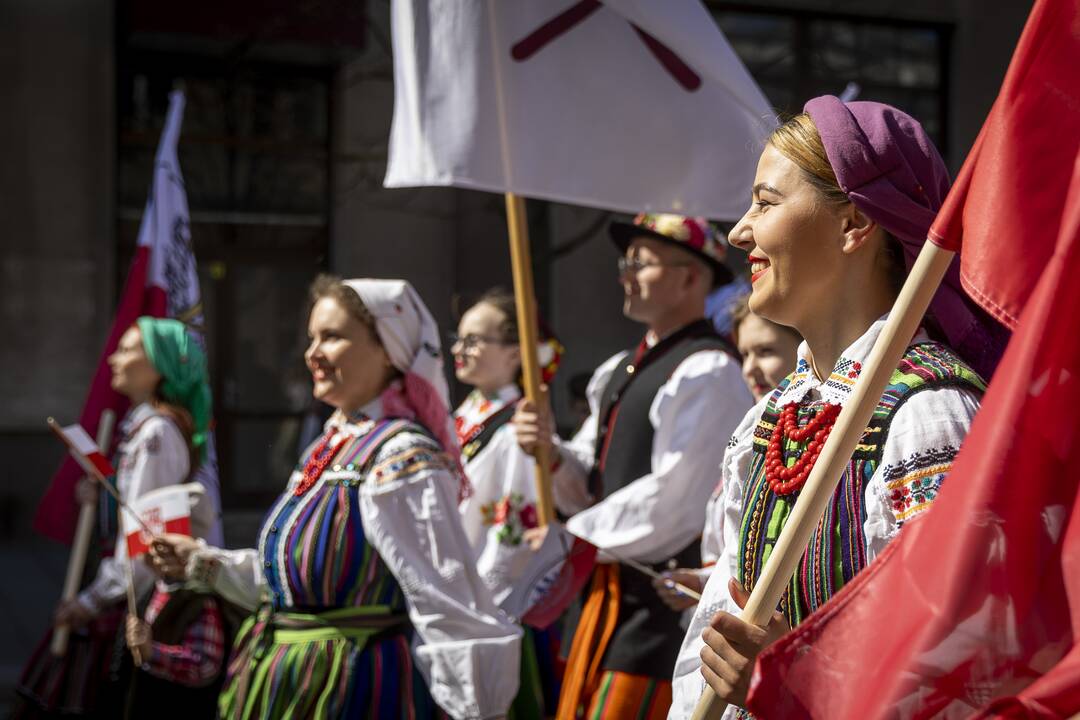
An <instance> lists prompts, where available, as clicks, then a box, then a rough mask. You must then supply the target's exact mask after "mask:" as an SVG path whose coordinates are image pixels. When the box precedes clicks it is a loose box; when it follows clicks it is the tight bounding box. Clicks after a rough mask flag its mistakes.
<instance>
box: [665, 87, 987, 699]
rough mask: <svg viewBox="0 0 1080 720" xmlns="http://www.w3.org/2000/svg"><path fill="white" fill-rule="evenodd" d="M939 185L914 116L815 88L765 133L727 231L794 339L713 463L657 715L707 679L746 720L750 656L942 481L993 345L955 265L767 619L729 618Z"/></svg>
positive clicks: (817, 600)
mask: <svg viewBox="0 0 1080 720" xmlns="http://www.w3.org/2000/svg"><path fill="white" fill-rule="evenodd" d="M948 189H949V177H948V172H947V171H946V169H945V164H944V162H943V161H942V159H941V156H940V155H939V154H938V151H937V149H936V148H935V147H934V145H933V143H932V142H931V141H930V139H929V137H927V135H926V132H925V131H924V130H923V128H922V126H921V125H920V124H919V123H918V122H917V121H916V120H915V119H914V118H912V117H910V116H909V115H907V114H905V113H903V112H901V111H900V110H897V109H896V108H894V107H890V106H888V105H883V104H880V103H875V102H850V103H844V102H842V101H840V100H839V99H838V98H836V97H832V96H823V97H818V98H815V99H813V100H811V101H809V102H808V103H807V104H806V106H805V108H804V112H803V113H802V114H800V115H797V116H796V117H794V118H792V119H791V120H789V121H788V122H786V123H784V124H783V125H781V126H780V127H778V128H777V129H776V130H775V131H774V132H773V133H772V135H771V136H770V137H769V139H768V141H767V143H766V145H765V148H764V151H763V152H762V154H761V159H760V160H759V162H758V168H757V175H756V177H755V179H754V186H753V188H752V204H751V207H750V209H749V210H748V211H747V212H746V214H745V215H744V216H743V217H742V219H741V220H740V221H739V223H738V224H737V225H736V226H735V228H734V229H733V230H732V231H731V233H730V235H729V240H730V242H731V244H732V245H734V246H736V247H738V248H740V249H741V250H743V251H745V252H746V253H747V254H748V255H749V258H748V259H749V262H750V267H751V273H752V276H751V280H752V292H751V295H750V309H751V310H753V312H755V313H756V314H758V315H760V316H762V317H764V318H766V319H768V320H771V321H773V322H776V323H780V324H782V325H787V326H789V327H793V328H794V329H795V330H797V331H798V332H799V334H801V335H802V336H803V338H804V342H803V343H802V344H801V345H800V347H799V350H798V359H797V363H796V366H795V367H794V368H793V372H791V374H790V375H788V376H787V378H785V379H784V381H783V382H781V383H780V385H779V387H777V388H776V389H775V390H774V391H772V392H771V393H769V394H768V395H766V396H765V397H764V398H762V400H761V401H760V402H759V403H758V404H757V406H755V407H754V409H753V410H751V411H750V413H749V414H748V415H747V416H746V418H745V419H744V420H743V422H742V423H741V424H740V426H739V428H738V429H737V430H736V431H735V436H734V438H733V439H732V441H731V444H730V445H729V448H728V451H727V453H726V455H725V458H724V462H723V466H722V483H723V486H722V489H721V493H722V496H721V500H720V502H721V517H720V525H721V533H722V550H721V554H720V558H719V560H718V561H717V563H716V569H715V570H714V572H713V574H712V575H711V577H710V578H709V581H708V583H707V585H706V587H705V590H704V594H703V598H702V601H701V602H700V603H699V605H698V607H697V610H696V612H695V615H694V618H693V620H692V622H691V624H690V627H689V630H688V631H687V634H686V638H685V640H684V642H683V647H682V650H681V652H680V654H679V659H678V661H677V662H676V667H675V672H674V704H673V706H672V710H671V715H670V717H672V718H684V717H689V716H690V714H691V712H692V710H693V708H694V705H695V704H696V702H697V699H698V697H699V696H700V694H701V691H702V689H703V687H704V683H705V682H708V683H709V685H710V687H712V689H713V690H714V691H715V692H716V693H717V695H718V696H719V698H720V699H721V700H723V701H725V702H727V703H729V708H728V716H729V717H730V716H734V715H736V714H741V715H744V716H745V715H746V711H745V710H743V709H741V707H740V706H742V705H743V704H745V701H746V693H747V689H748V686H749V681H750V675H751V673H752V671H753V668H754V660H755V658H756V657H757V655H758V653H760V652H761V650H762V649H763V648H764V647H765V646H766V645H768V644H769V643H771V642H772V641H774V640H775V639H776V638H778V637H779V636H780V635H782V634H783V633H784V632H786V630H787V629H788V628H789V627H793V626H794V625H796V624H798V623H799V622H801V621H802V620H803V619H804V618H806V617H807V616H808V615H809V614H810V613H812V612H813V611H814V610H816V609H817V608H819V607H820V606H821V605H822V604H824V603H825V602H826V601H827V600H828V599H829V598H831V597H832V596H833V595H835V594H836V593H837V592H838V591H839V590H840V589H841V588H842V587H843V586H844V585H845V584H847V583H848V582H850V581H851V579H852V578H853V577H854V576H855V574H857V573H858V572H859V571H860V570H862V569H863V568H864V567H866V565H867V564H868V563H869V562H870V561H871V560H873V559H874V557H875V556H876V555H877V554H878V553H880V552H881V551H882V549H883V548H884V547H885V546H886V544H887V543H889V542H890V541H891V540H892V539H893V538H895V537H896V535H897V533H899V532H900V531H901V529H902V528H903V526H904V524H905V523H906V522H907V521H909V520H911V519H912V518H914V517H916V516H917V515H919V514H920V513H923V512H925V511H926V510H927V509H928V508H929V506H930V504H931V503H932V502H933V501H934V498H935V497H936V496H937V493H938V490H939V488H940V487H941V484H942V482H943V481H945V479H946V477H947V475H948V472H949V468H950V466H951V464H952V461H953V458H954V457H955V456H956V454H957V452H958V450H959V448H960V444H961V443H962V442H963V440H964V437H965V436H966V435H967V432H968V429H969V428H970V426H971V422H972V419H973V418H974V416H975V413H976V411H977V410H978V407H979V401H980V398H981V396H982V392H983V390H984V387H985V384H984V380H983V378H985V377H988V376H989V373H990V372H992V370H993V367H994V365H995V363H996V361H997V359H998V358H999V357H1000V353H1001V350H1002V348H1003V347H1004V341H1005V339H1006V334H1005V332H1004V330H1003V329H1002V328H1001V327H1000V326H997V325H996V324H995V323H994V322H993V321H992V320H990V319H989V317H988V316H986V315H985V314H984V313H983V312H982V311H981V310H979V309H977V307H976V306H975V305H974V303H972V302H971V301H970V300H969V299H968V298H967V297H966V296H965V295H964V293H963V290H962V289H961V287H960V283H959V278H958V274H957V270H956V268H955V267H954V268H953V269H952V272H951V273H950V274H949V275H948V276H947V278H946V280H945V282H944V283H943V284H942V286H941V288H940V290H939V291H938V293H937V295H936V297H935V299H934V302H933V303H932V305H931V308H930V312H929V313H928V314H927V317H926V318H925V321H924V324H923V327H922V328H921V329H920V330H919V331H918V333H916V335H915V337H913V338H912V339H911V342H910V344H909V346H908V349H907V351H906V352H905V354H904V356H903V359H902V360H901V361H900V364H899V365H898V367H897V368H896V369H895V371H894V372H893V374H892V377H891V378H890V381H889V384H888V386H887V387H886V389H885V392H884V394H883V395H882V397H881V399H880V401H879V402H878V405H877V407H876V409H875V410H874V414H873V416H872V418H871V420H870V423H869V425H868V426H867V428H866V431H865V433H864V435H863V437H862V439H861V441H860V444H859V446H858V448H857V450H856V452H855V454H854V455H853V456H852V458H851V461H850V463H849V464H848V466H847V470H846V472H845V474H844V477H843V478H842V479H841V481H840V484H839V486H838V487H837V490H836V492H835V495H834V496H833V499H832V501H831V502H830V504H829V507H828V509H827V511H826V513H825V515H824V517H823V518H822V520H821V522H820V523H819V525H818V527H817V529H816V530H815V532H814V535H813V537H812V539H811V542H810V544H809V546H808V547H807V550H806V552H805V554H804V555H803V558H802V560H801V561H800V563H799V566H798V570H797V572H796V574H795V576H794V578H793V579H792V580H791V582H790V584H789V585H788V588H787V590H786V591H785V593H784V596H783V598H782V600H781V602H780V604H779V607H777V611H776V613H775V614H774V616H773V619H772V621H771V622H770V623H769V625H768V627H766V628H757V627H754V626H751V625H748V624H746V623H744V622H742V621H741V620H739V619H738V613H739V609H740V608H741V607H742V606H743V605H744V604H745V602H746V598H747V597H748V595H749V593H750V591H751V590H752V589H753V587H754V585H755V583H756V581H757V579H758V577H759V575H760V574H761V572H762V569H763V568H764V565H765V562H766V560H767V558H768V556H769V554H770V553H771V552H772V549H773V546H774V544H775V543H776V540H777V538H778V536H779V534H780V531H781V529H782V528H783V527H784V524H785V522H786V521H787V518H788V517H789V515H790V513H791V510H792V508H793V507H794V505H795V501H796V499H797V498H798V496H799V491H800V489H801V488H802V485H803V483H805V482H806V478H807V475H809V473H810V469H811V468H812V467H813V465H814V463H815V461H816V460H817V457H818V454H819V452H820V450H821V446H822V444H823V443H824V441H825V439H826V438H827V437H828V435H829V432H830V430H831V428H832V425H833V422H834V421H835V420H836V416H837V415H838V414H839V411H840V408H841V407H843V406H844V405H845V404H846V403H847V402H848V401H849V399H850V397H851V393H852V388H853V386H854V384H855V382H856V381H857V380H858V378H859V374H860V372H861V371H862V366H863V363H865V362H866V360H867V357H868V356H869V354H870V350H871V348H872V347H873V345H874V341H875V340H876V339H877V337H878V335H879V334H880V332H881V330H882V327H883V325H884V322H885V319H886V318H887V316H888V313H889V311H890V309H891V308H892V305H893V301H894V300H895V299H896V296H897V293H898V291H899V288H900V286H901V285H902V284H903V281H904V279H905V277H906V275H907V272H908V269H909V268H910V267H911V264H912V262H913V260H914V258H915V256H916V255H917V254H918V252H919V250H920V248H921V247H922V244H923V243H924V242H925V240H926V236H927V232H928V231H929V229H930V224H931V222H932V221H933V219H934V216H935V214H936V213H937V211H938V209H939V208H940V207H941V203H942V201H943V200H944V199H945V195H946V193H947V192H948Z"/></svg>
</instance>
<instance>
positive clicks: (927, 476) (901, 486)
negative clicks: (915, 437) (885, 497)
mask: <svg viewBox="0 0 1080 720" xmlns="http://www.w3.org/2000/svg"><path fill="white" fill-rule="evenodd" d="M957 452H959V450H958V449H957V448H955V447H952V446H946V447H942V448H935V449H931V450H926V451H923V452H916V453H914V454H912V455H910V456H908V457H907V458H905V459H904V460H903V461H902V462H900V463H897V464H890V465H887V466H885V467H884V468H882V471H881V472H882V477H883V479H884V480H885V487H886V489H887V490H888V493H889V506H890V507H891V508H892V511H893V513H894V514H895V515H896V520H897V522H898V523H899V524H901V525H902V524H903V523H904V522H905V521H907V520H909V519H911V518H912V517H914V516H916V515H918V514H919V513H921V512H924V511H925V510H926V509H928V508H929V506H930V503H932V502H933V501H934V499H935V498H937V495H938V492H939V491H940V490H941V482H942V480H944V479H945V475H946V474H947V473H948V472H949V468H950V467H952V461H953V458H955V457H956V453H957Z"/></svg>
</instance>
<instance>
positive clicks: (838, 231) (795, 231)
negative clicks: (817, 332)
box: [728, 145, 844, 327]
mask: <svg viewBox="0 0 1080 720" xmlns="http://www.w3.org/2000/svg"><path fill="white" fill-rule="evenodd" d="M728 240H729V242H730V243H731V244H732V245H734V246H735V247H737V248H739V249H740V250H743V251H744V252H746V253H747V254H748V255H749V256H750V257H749V261H750V271H751V283H752V288H753V290H752V292H751V295H750V309H751V310H753V311H754V312H755V313H757V314H758V315H761V316H762V317H764V318H768V319H769V320H772V321H773V322H778V323H781V324H783V325H789V326H792V327H798V326H799V319H800V318H801V317H803V316H804V315H805V314H806V313H808V312H809V313H812V312H814V308H815V307H816V306H817V305H818V303H817V302H816V298H820V297H821V294H822V293H829V292H830V289H831V288H833V287H834V285H833V283H835V282H837V281H839V280H840V279H841V278H842V277H843V272H842V258H843V252H842V247H843V242H844V237H843V218H842V217H841V214H840V213H839V212H837V208H835V207H834V206H832V205H830V204H829V203H827V202H826V201H825V199H824V198H823V197H822V195H821V193H820V192H819V191H818V190H817V189H816V188H815V187H814V186H813V185H812V184H811V183H810V182H809V181H808V180H807V179H806V176H805V174H804V173H803V171H802V170H800V169H799V167H798V166H797V165H795V163H793V162H792V161H791V160H789V159H788V158H786V157H785V156H784V155H783V154H781V153H780V151H778V150H777V149H776V148H774V147H773V146H772V145H766V146H765V150H764V151H763V152H762V153H761V159H760V160H759V161H758V167H757V174H756V176H755V177H754V188H753V204H752V205H751V206H750V209H749V210H748V211H747V212H746V214H745V215H743V217H742V219H741V220H739V222H738V224H737V225H736V226H735V227H734V228H733V229H732V231H731V232H730V233H729V235H728Z"/></svg>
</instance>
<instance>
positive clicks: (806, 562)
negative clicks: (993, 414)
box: [739, 342, 986, 627]
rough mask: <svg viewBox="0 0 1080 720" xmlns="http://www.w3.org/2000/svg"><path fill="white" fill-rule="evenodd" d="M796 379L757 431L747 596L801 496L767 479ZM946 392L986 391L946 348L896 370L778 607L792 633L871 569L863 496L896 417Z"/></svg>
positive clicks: (791, 446) (911, 354)
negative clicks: (930, 393)
mask: <svg viewBox="0 0 1080 720" xmlns="http://www.w3.org/2000/svg"><path fill="white" fill-rule="evenodd" d="M791 377H792V376H790V375H789V376H788V377H787V378H785V379H784V381H783V382H781V383H780V386H779V387H777V389H776V390H774V391H773V393H772V395H770V397H769V400H768V402H767V404H766V407H765V412H764V413H763V414H762V416H761V419H760V420H759V421H758V424H757V428H756V429H755V430H754V438H753V444H754V453H753V457H752V459H751V460H750V466H749V469H748V477H747V496H746V502H745V504H744V506H743V516H742V522H741V525H740V529H739V559H740V564H739V580H740V582H741V583H742V584H743V586H744V587H745V588H746V589H747V591H748V592H749V591H751V590H753V588H754V585H755V584H756V582H757V580H758V577H759V576H760V574H761V571H762V569H763V568H764V566H765V562H766V561H767V560H768V558H769V555H770V553H771V552H772V549H773V546H774V545H775V543H776V540H777V539H778V538H779V535H780V531H781V530H782V529H783V527H784V524H785V523H786V522H787V519H788V517H789V515H790V513H791V510H792V509H793V508H794V506H795V501H796V499H797V498H798V495H799V493H798V492H794V493H792V494H790V495H777V494H776V493H775V492H773V490H772V489H771V488H770V487H769V484H768V483H767V482H766V479H765V455H766V450H767V446H768V443H769V438H770V437H771V436H772V432H773V429H774V427H775V426H776V423H777V421H778V419H779V418H780V413H781V410H782V408H780V407H777V401H778V400H779V398H780V397H781V396H782V395H783V394H784V390H785V389H786V388H787V387H788V385H789V384H790V382H791ZM943 387H964V388H968V389H970V390H973V391H975V392H977V393H980V394H981V393H982V391H983V390H985V388H986V385H985V383H984V382H983V380H982V379H981V378H980V377H979V376H978V375H977V374H976V373H975V372H974V371H973V370H971V369H970V368H968V366H967V365H965V364H964V363H963V361H962V360H960V359H959V357H957V356H956V355H955V354H954V353H953V352H952V351H950V350H949V349H948V348H946V347H945V346H943V345H940V344H937V343H933V342H926V343H920V344H917V345H913V346H912V347H910V348H908V350H907V352H906V353H905V354H904V357H903V359H902V360H901V361H900V364H899V365H898V366H897V369H896V370H894V371H893V374H892V377H891V378H890V381H889V385H888V386H887V387H886V389H885V392H884V393H883V394H882V396H881V399H880V400H879V401H878V404H877V407H876V408H875V410H874V414H873V416H872V417H871V420H870V423H869V424H868V425H867V428H866V431H865V432H864V433H863V436H862V439H861V440H860V442H859V445H858V446H857V447H856V449H855V453H854V454H853V455H852V457H851V460H850V462H849V464H848V467H847V470H845V472H844V477H843V479H842V480H841V482H840V485H839V486H838V487H837V490H836V493H835V494H834V495H833V498H832V501H831V502H830V504H829V506H828V508H827V510H826V512H825V515H824V517H823V518H822V520H821V522H820V523H819V524H818V527H817V529H816V530H815V531H814V535H813V537H812V539H811V541H810V544H809V546H808V547H807V550H806V553H805V554H804V555H803V557H802V560H801V561H800V563H799V568H798V571H797V572H796V574H795V576H794V577H793V578H792V580H791V582H790V583H789V585H788V588H787V590H786V591H785V593H784V596H783V598H782V599H781V601H780V606H779V608H778V609H779V610H780V611H781V612H782V613H783V614H784V616H785V617H786V618H787V621H788V623H789V624H790V625H791V626H792V627H794V626H795V625H797V624H798V623H800V622H802V620H803V619H804V618H805V617H806V616H807V615H809V614H810V613H812V612H813V611H814V610H816V609H817V608H819V607H821V606H822V605H823V604H824V603H825V602H826V601H827V600H828V599H829V598H831V597H832V596H833V595H835V594H836V593H837V592H838V591H839V590H840V588H842V587H843V586H844V585H845V584H847V583H848V582H849V581H850V580H851V579H852V578H853V577H854V576H855V575H856V574H857V573H858V572H859V571H860V570H862V569H863V567H865V566H866V564H867V557H866V538H865V537H864V534H863V524H864V522H865V521H866V502H865V493H866V488H867V485H868V484H869V482H870V479H871V478H872V477H873V475H874V473H875V472H876V470H877V468H878V467H879V466H880V464H881V458H882V454H883V452H884V448H885V443H886V441H887V440H888V435H889V427H890V424H891V423H892V420H893V418H894V417H895V416H896V411H897V410H899V409H900V407H902V406H903V404H904V403H905V402H907V401H908V400H910V399H911V398H912V397H913V396H914V395H915V394H917V393H919V392H924V391H927V390H933V389H935V388H943ZM823 405H824V403H823V402H822V401H815V402H811V403H807V404H806V405H804V406H800V407H799V409H798V413H797V424H798V425H799V426H800V427H802V426H804V425H805V424H806V423H807V422H809V420H810V418H811V417H812V416H813V415H815V414H816V413H817V412H818V411H820V410H821V407H822V406H823ZM811 439H812V438H806V439H805V440H803V441H801V442H796V441H794V440H790V439H787V440H786V444H785V445H784V447H783V449H782V456H783V461H784V464H785V465H791V464H792V463H794V462H795V461H796V460H797V458H798V457H799V456H801V454H802V453H803V452H804V451H805V450H806V447H807V445H808V444H809V443H810V441H811Z"/></svg>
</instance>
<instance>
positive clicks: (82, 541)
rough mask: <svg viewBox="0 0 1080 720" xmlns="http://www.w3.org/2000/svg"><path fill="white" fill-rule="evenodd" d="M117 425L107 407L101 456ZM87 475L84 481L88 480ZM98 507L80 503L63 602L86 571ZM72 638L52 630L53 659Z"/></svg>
mask: <svg viewBox="0 0 1080 720" xmlns="http://www.w3.org/2000/svg"><path fill="white" fill-rule="evenodd" d="M115 422H116V413H114V412H113V411H112V410H110V409H108V408H106V409H105V410H103V411H102V412H101V418H100V419H99V420H98V432H97V444H98V448H99V449H100V450H101V452H103V453H108V452H109V445H110V444H111V442H112V432H113V425H114V424H115ZM89 477H90V476H86V478H84V479H89ZM96 514H97V508H95V507H94V503H83V504H82V506H81V507H80V508H79V520H78V523H77V524H76V525H75V540H74V542H73V543H72V545H71V555H70V556H69V557H68V566H67V575H66V576H65V577H64V593H63V595H61V596H60V597H61V599H63V600H64V601H65V602H66V601H68V600H74V599H75V595H76V594H77V593H78V592H79V583H80V582H81V581H82V575H83V570H84V569H85V568H86V553H87V550H88V549H89V548H90V536H91V535H92V534H93V532H94V516H95V515H96ZM70 635H71V627H70V626H68V625H58V626H56V628H55V629H54V630H53V636H52V644H51V645H50V646H49V648H50V650H51V652H52V654H53V655H54V656H55V657H63V656H64V655H65V654H67V646H68V638H69V637H70Z"/></svg>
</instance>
